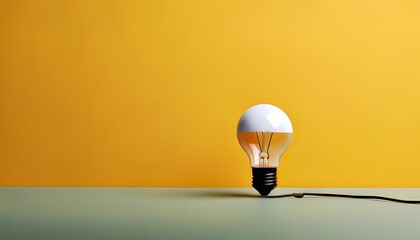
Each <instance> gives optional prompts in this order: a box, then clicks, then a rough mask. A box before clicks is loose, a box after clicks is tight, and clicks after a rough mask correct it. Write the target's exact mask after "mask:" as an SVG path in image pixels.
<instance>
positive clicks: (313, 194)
mask: <svg viewBox="0 0 420 240" xmlns="http://www.w3.org/2000/svg"><path fill="white" fill-rule="evenodd" d="M304 196H318V197H341V198H358V199H378V200H385V201H391V202H398V203H407V204H420V201H417V200H403V199H397V198H389V197H382V196H371V195H348V194H335V193H292V194H284V195H275V196H266V198H285V197H295V198H303V197H304Z"/></svg>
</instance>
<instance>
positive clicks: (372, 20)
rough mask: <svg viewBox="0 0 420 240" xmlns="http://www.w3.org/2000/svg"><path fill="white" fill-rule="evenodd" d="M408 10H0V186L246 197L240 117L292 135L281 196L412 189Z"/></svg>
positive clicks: (415, 165) (419, 29) (417, 42)
mask: <svg viewBox="0 0 420 240" xmlns="http://www.w3.org/2000/svg"><path fill="white" fill-rule="evenodd" d="M419 13H420V2H419V1H402V0H395V1H382V0H377V1H366V0H360V1H322V0H314V1H242V0H241V1H230V0H228V1H226V0H220V1H197V0H191V1H184V0H180V1H99V0H98V1H85V0H78V1H75V0H69V1H55V0H48V1H41V0H33V1H1V2H0V185H3V186H5V185H7V186H9V185H36V186H38V185H48V186H74V185H78V186H79V185H80V186H210V187H236V186H240V187H245V186H250V181H251V176H250V174H251V173H250V167H249V163H248V160H247V157H246V155H245V153H244V152H243V151H242V149H241V148H240V146H239V144H238V143H237V140H236V133H235V131H236V124H237V121H238V119H239V117H240V115H241V114H242V112H243V111H245V110H246V109H247V108H248V107H250V106H252V105H254V104H257V103H272V104H275V105H277V106H279V107H280V108H282V109H283V110H285V111H286V112H287V113H288V115H289V116H290V118H291V120H292V123H293V125H294V130H295V133H294V136H293V141H292V145H291V147H290V148H289V149H288V151H287V152H286V154H285V155H284V157H283V159H282V161H281V164H280V169H279V185H280V186H299V187H312V186H320V187H326V186H340V187H359V186H365V187H367V186H369V187H420V174H419V170H420V147H419V139H420V128H419V123H420V14H419Z"/></svg>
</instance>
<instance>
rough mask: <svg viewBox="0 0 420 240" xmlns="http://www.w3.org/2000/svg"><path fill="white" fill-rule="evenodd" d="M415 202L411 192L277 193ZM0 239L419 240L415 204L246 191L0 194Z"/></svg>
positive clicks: (9, 190)
mask: <svg viewBox="0 0 420 240" xmlns="http://www.w3.org/2000/svg"><path fill="white" fill-rule="evenodd" d="M293 192H324V193H343V194H364V195H372V194H373V195H382V196H387V197H394V198H403V199H413V200H414V199H420V189H414V188H404V189H401V188H394V189H389V188H386V189H378V188H358V189H357V188H340V189H338V188H322V189H296V188H295V189H293V188H281V189H280V188H278V189H275V190H274V191H273V192H272V193H271V195H278V194H286V193H293ZM0 239H5V240H6V239H13V240H15V239H16V240H17V239H145V240H147V239H323V240H325V239H404V240H406V239H420V205H410V204H401V203H394V202H386V201H380V200H360V199H345V198H325V197H304V198H301V199H298V198H260V197H258V195H257V193H256V192H255V191H254V190H253V189H248V188H90V187H89V188H76V187H71V188H69V187H64V188H53V187H0Z"/></svg>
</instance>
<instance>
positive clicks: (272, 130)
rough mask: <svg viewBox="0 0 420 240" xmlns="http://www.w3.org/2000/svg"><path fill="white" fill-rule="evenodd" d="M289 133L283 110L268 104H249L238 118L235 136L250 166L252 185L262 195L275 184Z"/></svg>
mask: <svg viewBox="0 0 420 240" xmlns="http://www.w3.org/2000/svg"><path fill="white" fill-rule="evenodd" d="M292 133H293V128H292V124H291V123H290V120H289V117H288V116H287V115H286V113H284V112H283V111H282V110H281V109H279V108H277V107H276V106H273V105H270V104H259V105H255V106H253V107H251V108H250V109H248V110H247V111H246V112H245V113H244V114H243V115H242V117H241V119H240V120H239V123H238V129H237V137H238V141H239V144H240V145H241V147H242V148H243V149H244V150H245V152H246V154H247V155H248V158H249V161H250V164H251V167H252V174H253V181H252V186H253V187H254V188H255V189H256V190H257V191H258V192H259V193H260V194H261V195H263V196H266V195H268V194H269V193H270V192H271V190H273V189H274V188H275V187H276V186H277V167H278V166H279V161H280V158H281V156H282V155H283V153H284V152H285V151H286V149H287V147H288V146H289V144H290V142H291V139H292Z"/></svg>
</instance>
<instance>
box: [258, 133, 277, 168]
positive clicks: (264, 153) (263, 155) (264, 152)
mask: <svg viewBox="0 0 420 240" xmlns="http://www.w3.org/2000/svg"><path fill="white" fill-rule="evenodd" d="M256 134H257V140H258V146H259V147H260V153H259V157H260V162H261V166H262V167H263V168H266V167H269V162H268V160H269V159H270V154H269V152H268V150H269V149H270V144H271V139H272V138H273V133H271V134H270V139H269V140H268V143H267V132H261V141H260V137H259V136H258V133H256Z"/></svg>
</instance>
